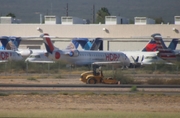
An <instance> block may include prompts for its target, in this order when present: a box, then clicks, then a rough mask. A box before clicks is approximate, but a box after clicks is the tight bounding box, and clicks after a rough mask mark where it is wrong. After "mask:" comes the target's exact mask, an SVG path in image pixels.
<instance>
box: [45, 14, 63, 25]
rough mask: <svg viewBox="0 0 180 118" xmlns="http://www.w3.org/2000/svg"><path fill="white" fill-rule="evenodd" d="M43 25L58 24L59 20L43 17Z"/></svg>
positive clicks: (52, 17) (57, 18)
mask: <svg viewBox="0 0 180 118" xmlns="http://www.w3.org/2000/svg"><path fill="white" fill-rule="evenodd" d="M44 23H45V24H60V23H61V22H60V19H59V17H57V16H44Z"/></svg>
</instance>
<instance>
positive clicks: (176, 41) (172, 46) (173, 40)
mask: <svg viewBox="0 0 180 118" xmlns="http://www.w3.org/2000/svg"><path fill="white" fill-rule="evenodd" d="M178 41H179V39H172V41H171V43H170V44H169V46H168V49H171V50H175V49H176V47H177V44H178Z"/></svg>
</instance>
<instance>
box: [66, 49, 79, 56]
mask: <svg viewBox="0 0 180 118" xmlns="http://www.w3.org/2000/svg"><path fill="white" fill-rule="evenodd" d="M68 55H69V56H70V57H77V56H79V51H78V50H71V51H69V52H68Z"/></svg>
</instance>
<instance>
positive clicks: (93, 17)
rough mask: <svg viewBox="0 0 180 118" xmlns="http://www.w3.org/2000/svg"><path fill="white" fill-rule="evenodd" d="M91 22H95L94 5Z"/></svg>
mask: <svg viewBox="0 0 180 118" xmlns="http://www.w3.org/2000/svg"><path fill="white" fill-rule="evenodd" d="M92 23H95V5H93V13H92Z"/></svg>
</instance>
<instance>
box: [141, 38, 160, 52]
mask: <svg viewBox="0 0 180 118" xmlns="http://www.w3.org/2000/svg"><path fill="white" fill-rule="evenodd" d="M142 51H144V52H149V51H157V44H156V41H154V40H153V39H151V40H150V41H149V42H148V43H147V45H146V46H145V47H144V48H143V49H142Z"/></svg>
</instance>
